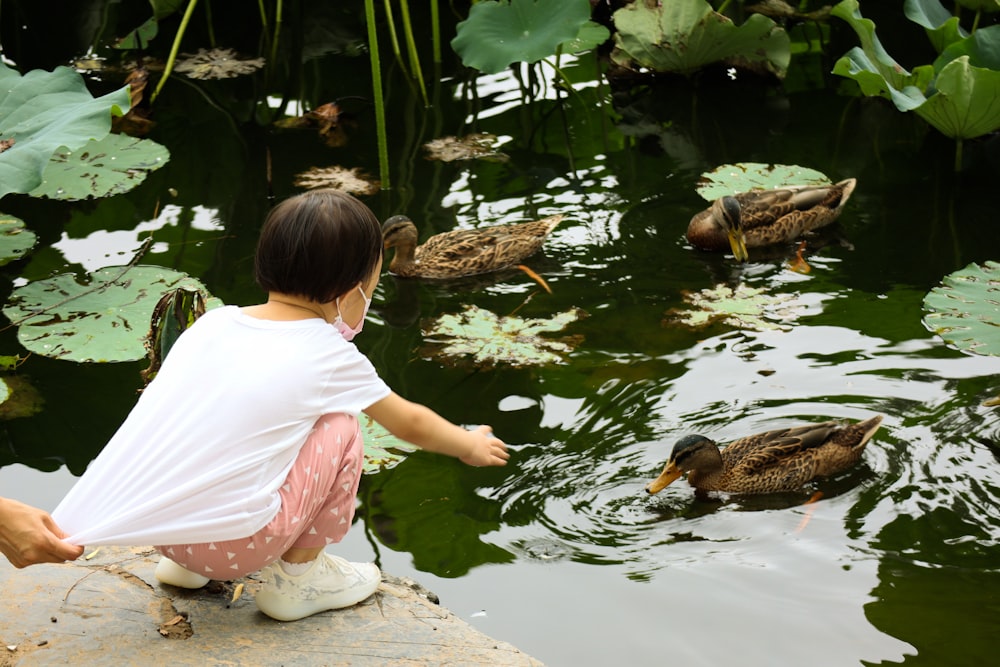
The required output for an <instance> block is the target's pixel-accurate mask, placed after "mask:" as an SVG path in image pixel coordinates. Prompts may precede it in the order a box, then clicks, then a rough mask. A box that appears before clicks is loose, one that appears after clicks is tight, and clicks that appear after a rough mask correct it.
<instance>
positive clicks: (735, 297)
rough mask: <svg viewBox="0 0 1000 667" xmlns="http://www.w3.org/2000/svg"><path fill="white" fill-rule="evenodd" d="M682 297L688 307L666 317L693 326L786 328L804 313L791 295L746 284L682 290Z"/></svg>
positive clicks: (759, 328) (765, 329)
mask: <svg viewBox="0 0 1000 667" xmlns="http://www.w3.org/2000/svg"><path fill="white" fill-rule="evenodd" d="M684 300H685V301H686V302H687V303H688V304H689V305H690V306H691V307H690V308H688V309H674V310H671V311H669V312H668V313H667V320H668V321H672V322H677V323H679V324H683V325H685V326H689V327H691V328H695V329H697V328H702V327H707V326H710V325H712V324H720V323H721V324H726V325H728V326H732V327H737V328H739V329H749V330H751V331H769V330H774V329H788V328H789V323H790V322H791V321H794V320H795V319H796V318H797V317H798V316H799V315H801V314H803V313H804V312H805V307H804V306H803V305H802V304H801V303H799V302H798V299H797V298H796V296H795V295H792V294H770V293H768V291H767V290H766V289H764V288H754V287H747V286H746V285H739V286H737V287H736V289H733V288H731V287H728V286H726V285H716V286H715V287H711V288H706V289H703V290H701V291H700V292H689V293H686V294H684Z"/></svg>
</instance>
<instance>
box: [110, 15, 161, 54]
mask: <svg viewBox="0 0 1000 667" xmlns="http://www.w3.org/2000/svg"><path fill="white" fill-rule="evenodd" d="M159 27H160V24H159V22H158V21H157V20H156V19H155V18H153V17H150V18H148V19H146V21H145V22H144V23H143V24H142V25H140V26H139V27H138V28H136V29H135V30H132V31H131V32H129V33H128V34H127V35H125V36H124V37H122V38H121V39H119V40H118V41H117V42H115V43H114V44H112V48H115V49H123V50H128V49H145V48H148V47H149V43H150V42H151V41H153V39H154V38H155V37H156V34H157V32H159Z"/></svg>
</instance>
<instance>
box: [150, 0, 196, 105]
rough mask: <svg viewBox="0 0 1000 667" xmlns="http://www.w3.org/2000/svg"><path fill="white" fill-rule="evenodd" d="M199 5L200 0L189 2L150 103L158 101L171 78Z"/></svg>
mask: <svg viewBox="0 0 1000 667" xmlns="http://www.w3.org/2000/svg"><path fill="white" fill-rule="evenodd" d="M197 4H198V0H190V2H188V6H187V9H185V10H184V17H183V18H181V25H180V27H178V28H177V34H176V35H174V43H173V45H172V46H171V47H170V55H169V56H168V57H167V64H166V66H165V67H164V68H163V76H162V77H160V82H159V83H158V84H156V90H154V91H153V95H152V97H150V98H149V103H150V104H152V103H153V102H155V101H156V98H157V97H158V96H159V94H160V90H162V89H163V84H165V83H166V82H167V79H169V78H170V73H171V72H172V71H173V70H174V62H175V61H176V60H177V51H179V50H180V47H181V40H182V39H183V38H184V31H185V30H187V26H188V23H190V22H191V14H193V13H194V8H195V6H196V5H197Z"/></svg>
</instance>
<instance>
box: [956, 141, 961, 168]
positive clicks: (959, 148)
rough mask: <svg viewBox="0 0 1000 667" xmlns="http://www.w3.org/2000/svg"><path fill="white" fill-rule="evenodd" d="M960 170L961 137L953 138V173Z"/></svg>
mask: <svg viewBox="0 0 1000 667" xmlns="http://www.w3.org/2000/svg"><path fill="white" fill-rule="evenodd" d="M960 171H962V138H961V137H958V138H957V139H955V173H956V174H957V173H958V172H960Z"/></svg>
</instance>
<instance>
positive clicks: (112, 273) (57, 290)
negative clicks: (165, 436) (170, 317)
mask: <svg viewBox="0 0 1000 667" xmlns="http://www.w3.org/2000/svg"><path fill="white" fill-rule="evenodd" d="M179 287H185V288H188V289H197V290H202V291H204V292H205V293H206V294H207V293H208V291H207V290H206V289H205V286H204V285H202V284H201V283H200V282H199V281H198V280H196V279H195V278H192V277H190V276H188V275H186V274H183V273H179V272H177V271H173V270H171V269H165V268H163V267H160V266H127V267H123V266H114V267H106V268H103V269H99V270H97V271H94V272H93V273H92V274H91V275H90V280H89V282H88V283H87V284H80V283H79V282H77V280H76V277H75V276H73V275H71V274H62V275H58V276H55V277H53V278H48V279H45V280H38V281H35V282H31V283H28V284H27V285H24V286H22V287H18V288H17V289H15V290H14V291H13V292H12V293H11V296H10V299H9V300H8V302H7V305H5V306H4V308H3V313H4V315H6V316H7V318H8V319H9V320H10V321H11V322H13V323H14V324H15V325H17V326H18V331H17V338H18V340H19V341H20V342H21V344H22V345H24V346H25V347H26V348H27V349H29V350H31V351H32V352H34V353H36V354H41V355H42V356H46V357H52V358H54V359H67V360H70V361H80V362H116V361H136V360H138V359H142V358H144V357H145V356H146V349H145V346H144V341H145V338H146V334H147V333H148V332H149V324H150V318H151V317H152V314H153V308H154V307H155V306H156V302H157V301H158V300H159V299H160V297H161V296H163V295H164V294H165V293H167V292H168V291H170V290H173V289H176V288H179Z"/></svg>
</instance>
